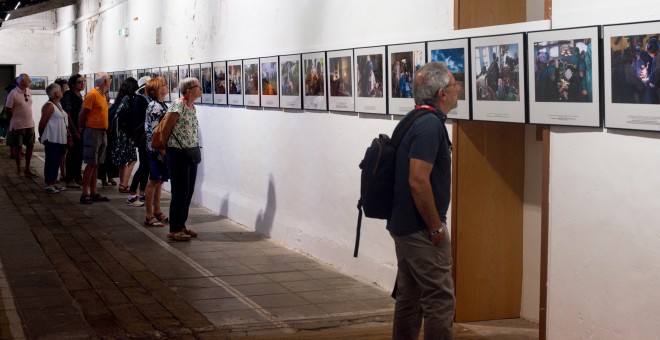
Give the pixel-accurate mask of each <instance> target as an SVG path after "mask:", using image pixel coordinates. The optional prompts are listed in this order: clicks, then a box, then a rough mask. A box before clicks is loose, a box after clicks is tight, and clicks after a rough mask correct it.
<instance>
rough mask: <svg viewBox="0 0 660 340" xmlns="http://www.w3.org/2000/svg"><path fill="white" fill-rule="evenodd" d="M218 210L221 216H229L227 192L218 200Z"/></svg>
mask: <svg viewBox="0 0 660 340" xmlns="http://www.w3.org/2000/svg"><path fill="white" fill-rule="evenodd" d="M218 211H219V212H220V215H222V216H225V217H228V216H229V193H227V194H226V195H225V196H224V197H223V198H222V200H221V201H220V210H218Z"/></svg>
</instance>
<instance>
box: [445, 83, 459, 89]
mask: <svg viewBox="0 0 660 340" xmlns="http://www.w3.org/2000/svg"><path fill="white" fill-rule="evenodd" d="M457 85H458V84H457V83H453V84H448V85H447V86H445V88H446V89H448V88H452V87H456V86H457Z"/></svg>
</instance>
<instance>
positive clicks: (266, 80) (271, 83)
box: [261, 62, 277, 96]
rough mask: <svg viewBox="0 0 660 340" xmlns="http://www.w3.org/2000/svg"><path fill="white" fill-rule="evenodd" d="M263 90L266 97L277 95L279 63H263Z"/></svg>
mask: <svg viewBox="0 0 660 340" xmlns="http://www.w3.org/2000/svg"><path fill="white" fill-rule="evenodd" d="M261 90H262V91H263V95H265V96H276V95H277V62H267V63H261Z"/></svg>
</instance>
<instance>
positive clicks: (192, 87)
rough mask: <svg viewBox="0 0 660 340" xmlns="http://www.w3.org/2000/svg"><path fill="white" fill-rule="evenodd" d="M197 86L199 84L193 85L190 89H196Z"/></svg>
mask: <svg viewBox="0 0 660 340" xmlns="http://www.w3.org/2000/svg"><path fill="white" fill-rule="evenodd" d="M196 87H199V85H194V86H191V87H190V89H191V90H192V89H194V88H196Z"/></svg>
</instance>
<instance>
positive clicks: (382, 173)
mask: <svg viewBox="0 0 660 340" xmlns="http://www.w3.org/2000/svg"><path fill="white" fill-rule="evenodd" d="M433 112H434V111H431V110H429V109H426V108H419V109H414V110H412V111H410V112H409V113H408V114H407V115H406V116H405V117H404V118H403V119H402V120H401V121H400V122H399V124H397V126H396V128H394V132H393V133H392V138H390V137H389V136H387V135H386V134H379V135H378V137H377V138H374V140H373V141H372V142H371V146H369V147H368V148H367V151H366V152H365V153H364V158H363V159H362V161H361V162H360V169H362V175H361V177H360V199H359V200H358V205H357V208H358V222H357V234H356V236H355V250H354V251H353V257H357V254H358V248H359V246H360V228H361V227H362V212H363V211H364V215H365V216H367V217H371V218H378V219H381V220H386V219H389V218H390V215H391V214H392V203H393V201H394V170H395V167H396V150H397V148H398V147H399V144H401V140H402V139H403V136H405V135H406V132H408V130H409V129H410V127H411V126H412V125H413V123H414V122H415V120H417V118H419V117H421V116H423V115H425V114H427V113H433Z"/></svg>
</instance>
